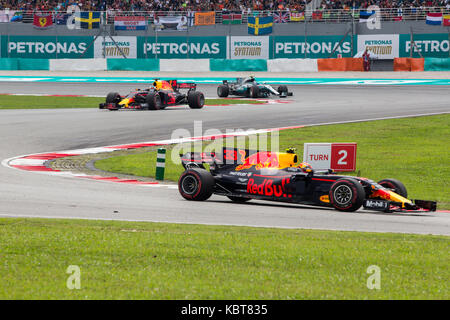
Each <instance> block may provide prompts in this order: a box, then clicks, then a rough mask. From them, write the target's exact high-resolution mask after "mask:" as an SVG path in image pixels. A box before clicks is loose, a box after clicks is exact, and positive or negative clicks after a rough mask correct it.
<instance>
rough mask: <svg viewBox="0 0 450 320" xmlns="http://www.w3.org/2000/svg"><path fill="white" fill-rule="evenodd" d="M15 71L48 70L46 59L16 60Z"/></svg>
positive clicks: (48, 64) (48, 62) (48, 63)
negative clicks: (16, 66)
mask: <svg viewBox="0 0 450 320" xmlns="http://www.w3.org/2000/svg"><path fill="white" fill-rule="evenodd" d="M17 60H18V69H17V70H50V61H49V60H48V59H17Z"/></svg>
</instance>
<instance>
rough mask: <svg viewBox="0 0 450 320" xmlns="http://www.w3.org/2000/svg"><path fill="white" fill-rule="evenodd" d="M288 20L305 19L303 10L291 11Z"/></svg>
mask: <svg viewBox="0 0 450 320" xmlns="http://www.w3.org/2000/svg"><path fill="white" fill-rule="evenodd" d="M290 21H305V13H304V12H291V17H290Z"/></svg>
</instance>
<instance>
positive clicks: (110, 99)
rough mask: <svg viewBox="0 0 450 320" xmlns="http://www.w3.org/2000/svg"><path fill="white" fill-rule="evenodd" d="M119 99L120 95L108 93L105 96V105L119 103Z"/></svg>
mask: <svg viewBox="0 0 450 320" xmlns="http://www.w3.org/2000/svg"><path fill="white" fill-rule="evenodd" d="M120 99H121V98H120V94H118V93H117V92H110V93H108V94H107V96H106V103H119V102H120Z"/></svg>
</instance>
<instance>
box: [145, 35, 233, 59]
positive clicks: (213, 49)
mask: <svg viewBox="0 0 450 320" xmlns="http://www.w3.org/2000/svg"><path fill="white" fill-rule="evenodd" d="M137 48H138V49H137V57H138V58H147V59H225V58H226V57H227V37H137Z"/></svg>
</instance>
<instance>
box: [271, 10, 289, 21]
mask: <svg viewBox="0 0 450 320" xmlns="http://www.w3.org/2000/svg"><path fill="white" fill-rule="evenodd" d="M288 21H289V12H286V11H285V12H281V11H278V12H274V13H273V22H275V23H287V22H288Z"/></svg>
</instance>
